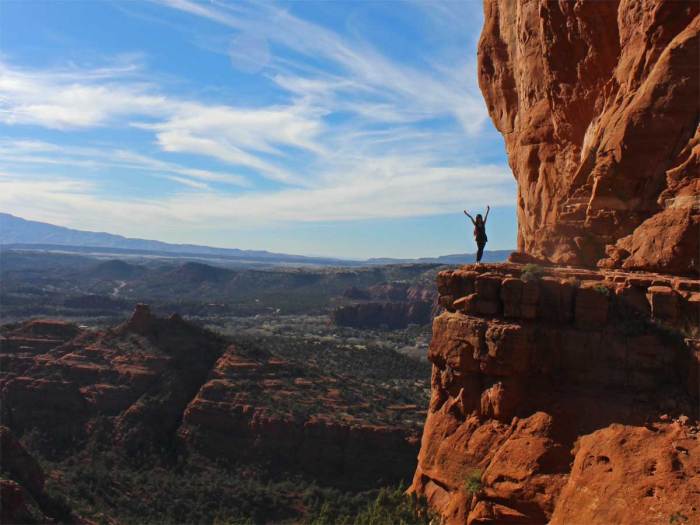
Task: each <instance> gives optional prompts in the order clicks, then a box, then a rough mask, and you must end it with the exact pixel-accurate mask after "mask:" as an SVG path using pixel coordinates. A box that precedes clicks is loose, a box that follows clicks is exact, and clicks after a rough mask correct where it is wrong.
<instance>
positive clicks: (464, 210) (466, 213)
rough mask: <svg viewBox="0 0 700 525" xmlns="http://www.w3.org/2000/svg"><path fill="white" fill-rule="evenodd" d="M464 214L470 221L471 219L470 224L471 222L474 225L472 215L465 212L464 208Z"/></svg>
mask: <svg viewBox="0 0 700 525" xmlns="http://www.w3.org/2000/svg"><path fill="white" fill-rule="evenodd" d="M464 215H466V216H467V217H469V218H470V219H471V221H472V224H473V225H474V226H476V223H475V222H474V217H472V216H471V215H469V214H468V213H467V210H464Z"/></svg>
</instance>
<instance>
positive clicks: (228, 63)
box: [0, 0, 517, 258]
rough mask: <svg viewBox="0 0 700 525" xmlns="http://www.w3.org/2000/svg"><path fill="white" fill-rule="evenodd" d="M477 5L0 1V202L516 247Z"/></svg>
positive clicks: (161, 225)
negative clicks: (474, 229) (482, 213)
mask: <svg viewBox="0 0 700 525" xmlns="http://www.w3.org/2000/svg"><path fill="white" fill-rule="evenodd" d="M481 9H482V8H481V2H476V1H474V2H471V1H467V2H439V1H437V0H430V1H427V0H426V1H425V2H347V3H344V2H279V3H271V2H252V3H248V2H223V1H218V0H213V1H211V2H190V1H188V0H162V1H153V2H147V1H129V2H110V1H67V2H61V1H32V0H22V1H8V0H3V1H1V2H0V209H1V210H2V211H6V212H9V213H14V214H16V215H20V216H22V217H25V218H29V219H35V220H42V221H47V222H52V223H55V224H60V225H64V226H69V227H74V228H80V229H87V230H100V231H108V232H112V233H119V234H122V235H127V236H132V237H142V238H153V239H159V240H164V241H169V242H189V243H198V244H208V245H214V246H225V247H237V248H248V249H267V250H272V251H279V252H287V253H300V254H316V255H331V256H339V257H352V258H356V257H378V256H393V257H420V256H432V255H442V254H447V253H460V252H465V251H475V247H474V245H473V240H472V238H471V231H470V230H471V228H469V226H468V225H467V223H466V220H465V217H464V215H463V214H462V211H461V210H462V209H463V208H465V207H466V208H468V209H470V210H475V211H479V210H480V209H483V208H484V207H485V206H486V204H490V205H491V208H492V211H491V216H490V220H489V224H488V227H489V240H490V241H489V245H488V246H487V248H489V249H508V248H514V247H515V244H516V229H517V227H516V218H515V195H516V187H515V183H514V180H513V177H512V175H511V172H510V170H509V168H508V165H507V161H506V157H505V152H504V149H503V141H502V138H501V136H500V135H499V134H498V133H497V132H496V130H495V129H494V128H493V125H492V124H491V121H490V120H489V119H488V115H487V113H486V108H485V104H484V102H483V99H482V97H481V93H480V92H479V89H478V84H477V79H476V44H477V41H478V38H479V33H480V31H481V24H482V21H483V18H482V16H483V15H482V11H481Z"/></svg>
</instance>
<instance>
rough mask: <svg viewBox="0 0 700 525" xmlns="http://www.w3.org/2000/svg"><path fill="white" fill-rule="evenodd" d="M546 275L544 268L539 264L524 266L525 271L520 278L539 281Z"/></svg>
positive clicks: (526, 280)
mask: <svg viewBox="0 0 700 525" xmlns="http://www.w3.org/2000/svg"><path fill="white" fill-rule="evenodd" d="M543 275H544V268H542V267H541V266H540V265H539V264H532V263H530V264H526V265H525V266H523V271H522V273H521V274H520V278H521V279H522V280H523V281H525V282H528V281H538V280H539V279H540V278H541V277H542V276H543Z"/></svg>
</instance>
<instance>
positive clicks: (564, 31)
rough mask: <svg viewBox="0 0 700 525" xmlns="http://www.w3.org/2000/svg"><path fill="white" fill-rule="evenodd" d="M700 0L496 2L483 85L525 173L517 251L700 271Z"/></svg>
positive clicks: (488, 23)
mask: <svg viewBox="0 0 700 525" xmlns="http://www.w3.org/2000/svg"><path fill="white" fill-rule="evenodd" d="M699 12H700V4H698V2H695V1H683V0H680V1H673V2H668V1H663V0H644V1H640V0H620V1H610V2H597V1H586V0H577V1H575V2H574V1H571V2H555V1H549V0H536V1H524V0H485V2H484V13H485V21H484V27H483V31H482V34H481V40H480V42H479V57H478V63H479V84H480V86H481V90H482V93H483V95H484V98H485V100H486V104H487V106H488V111H489V114H490V116H491V118H492V120H493V121H494V123H495V125H496V127H497V128H498V130H499V131H500V132H501V133H502V134H503V137H504V139H505V144H506V149H507V152H508V158H509V162H510V166H511V168H512V170H513V173H514V175H515V178H516V180H517V182H518V202H517V204H518V223H519V231H518V248H519V251H521V252H525V253H527V254H529V255H530V256H534V257H537V258H540V259H543V260H547V261H551V262H554V263H557V264H572V265H586V266H595V265H596V264H598V265H600V266H604V267H607V268H613V267H621V268H624V269H629V270H633V269H640V270H652V271H662V272H667V273H673V274H686V275H687V274H695V275H697V274H698V273H699V272H700V244H699V243H700V178H699V176H698V174H699V173H700V128H698V119H699V117H700V96H698V93H700V55H699V54H700V42H699V34H700V15H699V14H698V13H699Z"/></svg>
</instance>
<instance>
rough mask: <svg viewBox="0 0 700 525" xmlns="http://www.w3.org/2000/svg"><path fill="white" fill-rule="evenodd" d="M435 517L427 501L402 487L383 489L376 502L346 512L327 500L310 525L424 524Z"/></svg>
mask: <svg viewBox="0 0 700 525" xmlns="http://www.w3.org/2000/svg"><path fill="white" fill-rule="evenodd" d="M433 518H434V516H433V515H432V513H431V512H430V510H429V509H428V506H427V502H426V501H425V499H422V498H417V497H416V496H415V495H413V494H411V495H407V494H406V493H405V492H404V488H403V487H402V486H399V487H396V488H382V489H381V490H380V491H379V493H378V494H377V496H376V498H375V499H374V500H373V501H370V502H368V503H366V504H365V505H364V506H362V507H360V508H359V509H356V510H354V511H351V512H349V513H343V512H342V511H338V509H337V508H336V507H334V504H333V503H332V502H329V501H326V502H324V503H323V505H321V507H320V509H319V510H318V512H317V513H315V514H314V515H313V516H311V517H310V519H309V520H308V523H309V524H310V525H422V524H425V525H427V524H429V523H431V521H432V520H433Z"/></svg>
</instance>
